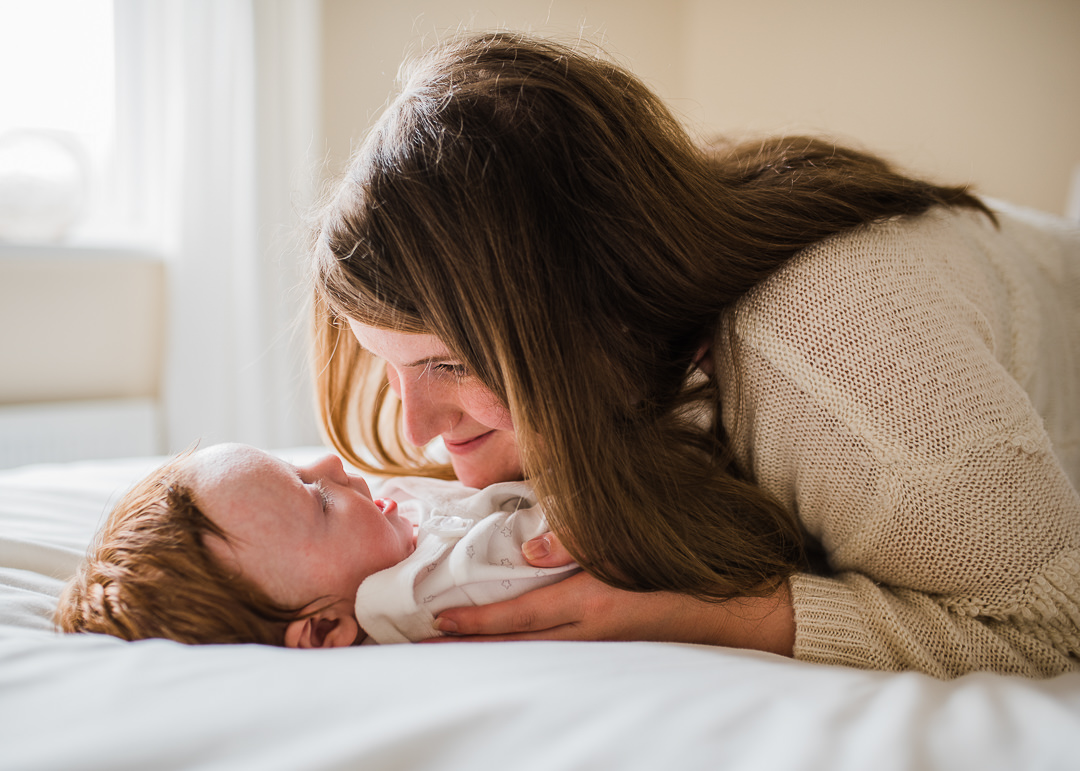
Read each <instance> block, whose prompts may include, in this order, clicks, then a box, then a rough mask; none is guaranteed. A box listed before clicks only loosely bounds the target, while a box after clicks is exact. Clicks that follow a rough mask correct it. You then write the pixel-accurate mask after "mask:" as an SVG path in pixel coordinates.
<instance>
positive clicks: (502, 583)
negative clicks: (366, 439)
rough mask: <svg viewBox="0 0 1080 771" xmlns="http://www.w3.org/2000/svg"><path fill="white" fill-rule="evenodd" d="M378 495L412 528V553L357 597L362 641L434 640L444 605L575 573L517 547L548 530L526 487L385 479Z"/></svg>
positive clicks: (503, 595) (487, 599) (501, 595)
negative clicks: (541, 562) (536, 560)
mask: <svg viewBox="0 0 1080 771" xmlns="http://www.w3.org/2000/svg"><path fill="white" fill-rule="evenodd" d="M378 495H379V497H382V498H391V499H393V500H395V501H397V504H398V507H399V513H400V514H401V515H402V516H404V517H406V518H407V519H410V520H412V521H413V523H414V524H418V525H419V533H418V535H417V542H416V551H414V552H413V553H412V554H411V555H409V556H408V557H406V558H405V559H404V560H402V561H401V562H399V563H398V564H396V565H394V566H393V567H390V568H387V569H386V570H382V571H380V572H378V573H375V574H374V575H371V576H369V577H368V578H367V579H366V580H365V581H364V583H362V584H361V585H360V589H359V590H358V591H357V593H356V618H357V620H358V621H359V623H360V626H361V627H362V628H363V629H364V631H365V632H367V634H368V639H367V640H365V643H372V642H375V643H379V644H386V643H401V642H416V641H418V640H424V639H426V638H428V637H438V636H440V635H441V632H439V631H438V630H436V629H435V627H434V621H435V616H436V615H438V614H439V613H441V612H442V611H443V610H446V609H447V608H456V607H462V606H467V605H487V604H489V603H493V602H499V601H500V600H508V599H512V598H514V597H517V596H519V595H521V594H524V593H525V592H528V591H530V590H532V589H537V588H539V587H541V586H546V585H547V584H552V583H555V582H556V581H560V580H562V579H564V578H567V577H569V576H570V575H572V574H573V573H576V572H577V571H578V570H579V568H578V566H577V565H576V564H573V563H571V564H570V565H566V566H563V567H558V568H537V567H533V566H532V565H530V564H529V563H527V562H526V561H525V559H524V558H523V557H522V555H521V545H522V544H523V543H524V542H525V541H528V540H529V539H531V538H535V537H536V536H538V535H541V534H543V533H545V532H547V531H548V527H547V521H546V520H545V518H544V514H543V512H542V511H541V510H540V507H539V506H537V504H536V500H535V498H534V496H533V493H532V489H531V488H530V487H529V485H527V484H526V483H524V482H502V483H499V484H495V485H491V486H490V487H487V488H485V489H483V490H476V489H474V488H469V487H465V486H463V485H462V484H461V483H460V482H446V481H441V480H435V479H424V478H419V477H402V478H398V479H391V480H389V481H388V482H386V484H385V485H383V486H382V487H381V489H380V490H379V492H378Z"/></svg>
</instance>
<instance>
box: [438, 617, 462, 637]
mask: <svg viewBox="0 0 1080 771" xmlns="http://www.w3.org/2000/svg"><path fill="white" fill-rule="evenodd" d="M435 628H436V629H438V630H439V631H440V632H445V633H447V634H453V633H454V632H456V631H457V624H455V623H454V622H453V620H451V619H449V618H437V619H435Z"/></svg>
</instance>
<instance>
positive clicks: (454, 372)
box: [432, 364, 469, 378]
mask: <svg viewBox="0 0 1080 771" xmlns="http://www.w3.org/2000/svg"><path fill="white" fill-rule="evenodd" d="M432 369H434V370H435V371H436V372H439V373H442V374H444V375H451V376H452V377H456V378H463V377H465V376H467V375H468V374H469V370H468V369H467V368H466V367H465V365H464V364H436V365H435V366H434V367H432Z"/></svg>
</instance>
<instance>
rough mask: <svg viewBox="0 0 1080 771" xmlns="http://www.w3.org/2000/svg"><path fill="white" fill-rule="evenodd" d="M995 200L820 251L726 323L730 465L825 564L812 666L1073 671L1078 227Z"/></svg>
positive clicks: (806, 596)
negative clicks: (794, 517)
mask: <svg viewBox="0 0 1080 771" xmlns="http://www.w3.org/2000/svg"><path fill="white" fill-rule="evenodd" d="M1000 208H1001V209H1002V210H1001V212H1000V214H999V216H1000V220H1001V227H1000V229H997V228H995V227H994V225H993V224H992V223H991V222H990V221H989V219H988V218H987V217H985V216H984V215H981V214H979V213H976V212H972V211H967V210H964V211H952V210H935V211H931V212H929V213H927V214H925V215H923V216H921V217H918V218H914V219H895V220H891V221H888V222H885V223H881V224H876V225H873V226H868V227H864V228H861V229H859V230H857V231H855V232H852V233H848V234H844V235H842V236H839V237H836V238H833V239H830V240H828V241H825V242H823V243H821V244H819V245H818V246H816V247H814V248H812V249H808V250H806V251H805V252H803V253H802V254H800V255H798V256H797V257H796V258H795V259H794V260H792V261H791V262H790V263H789V264H788V265H786V266H785V267H784V269H783V270H781V271H780V272H779V273H778V274H776V275H775V276H773V277H772V278H771V279H769V280H768V281H767V282H765V283H764V284H762V285H761V286H759V287H758V288H757V289H755V290H754V291H753V292H751V293H750V294H748V295H747V296H746V297H745V298H743V300H741V301H740V302H739V304H738V305H737V306H736V307H735V308H734V309H733V311H732V312H731V313H729V315H728V317H727V318H726V322H725V323H726V325H727V327H728V330H729V331H730V332H731V333H732V337H731V339H732V347H731V349H730V350H728V351H726V352H725V353H724V354H723V355H724V356H726V357H727V361H725V362H722V364H723V365H724V366H723V369H722V371H726V372H735V373H736V377H734V378H731V379H730V380H729V381H728V382H726V383H725V388H724V390H725V394H724V397H725V401H724V404H725V407H724V423H725V425H726V427H727V429H728V432H729V435H730V436H731V438H732V442H733V446H734V449H735V452H736V453H737V455H738V456H739V457H740V459H741V460H742V461H743V462H744V463H745V464H746V465H747V467H748V468H750V469H752V471H753V473H754V475H755V477H756V479H757V481H758V483H759V484H760V485H762V487H763V488H764V489H766V490H767V491H768V492H769V493H771V494H772V495H774V496H775V497H776V498H777V499H778V500H779V501H780V502H781V503H783V504H784V505H785V506H788V507H789V508H790V509H792V510H793V511H795V512H797V514H798V516H799V517H800V519H801V520H802V521H803V523H804V524H805V526H806V528H807V530H808V531H809V532H810V533H811V534H812V535H814V536H815V537H816V538H818V539H819V540H820V541H821V543H822V545H823V546H824V547H825V550H826V552H827V553H828V555H829V562H830V568H831V570H832V573H831V574H830V575H829V576H815V575H798V576H795V577H794V578H793V579H792V582H791V586H792V595H793V598H794V603H795V617H796V628H797V631H796V644H795V655H796V657H798V658H800V659H805V660H809V661H818V662H828V663H834V664H844V665H848V666H858V667H866V668H874V669H887V670H904V669H914V670H919V671H923V672H926V673H929V674H932V675H935V676H937V677H942V678H946V677H955V676H958V675H961V674H964V673H966V672H971V671H975V670H992V671H997V672H1003V673H1013V674H1021V675H1028V676H1042V677H1045V676H1051V675H1054V674H1057V673H1061V672H1065V671H1071V670H1080V498H1078V496H1077V492H1076V488H1075V484H1076V482H1077V480H1080V231H1077V230H1075V229H1072V228H1069V227H1068V226H1066V225H1064V224H1063V223H1060V222H1058V221H1056V220H1053V219H1052V218H1048V217H1044V216H1042V215H1037V214H1034V213H1031V212H1024V211H1021V210H1014V209H1013V210H1006V209H1004V207H1000ZM1070 480H1071V481H1070Z"/></svg>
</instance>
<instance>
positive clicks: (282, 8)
mask: <svg viewBox="0 0 1080 771" xmlns="http://www.w3.org/2000/svg"><path fill="white" fill-rule="evenodd" d="M117 13H118V18H120V19H123V20H124V21H123V23H124V24H128V25H131V29H129V30H128V32H129V33H130V32H132V31H135V32H136V33H137V34H135V35H126V36H125V37H127V38H128V39H129V40H131V41H136V42H133V43H132V45H133V46H134V48H133V49H132V50H130V51H129V52H128V54H129V55H130V57H131V58H132V60H133V61H134V60H141V61H142V66H141V69H139V70H138V71H139V72H140V73H141V74H140V75H139V76H138V82H137V83H136V84H135V85H134V86H133V87H137V88H140V89H142V93H143V97H144V99H143V102H142V104H143V108H144V109H145V110H146V114H147V126H148V127H149V129H148V131H147V132H146V133H145V136H146V137H149V138H150V139H149V140H148V141H149V142H150V143H151V146H149V147H148V148H146V150H147V152H146V153H145V156H146V163H147V165H148V166H149V167H150V168H151V169H152V171H153V176H154V177H155V178H156V179H157V180H158V181H159V182H160V185H159V186H158V187H157V188H156V189H158V190H160V191H161V195H160V197H154V196H152V195H149V194H148V200H147V201H146V202H144V205H145V206H146V207H147V209H148V218H149V220H150V221H152V222H154V223H156V225H155V227H156V230H157V232H158V233H160V234H161V239H160V243H162V244H163V248H164V250H165V252H166V254H167V256H168V264H169V273H168V283H169V303H170V307H169V312H168V319H169V332H168V344H167V348H166V353H165V359H166V361H165V370H164V371H165V374H164V385H163V422H164V426H163V428H164V436H165V443H166V445H167V446H166V447H165V448H164V449H165V450H166V451H168V452H174V451H177V450H179V449H183V448H184V447H186V446H188V445H190V444H191V443H193V442H195V441H199V442H201V443H202V444H203V445H206V444H210V443H214V442H219V441H242V442H248V443H251V444H255V445H258V446H260V447H266V448H276V447H287V446H296V445H300V444H311V443H317V442H318V441H319V435H318V431H317V429H316V424H315V420H314V417H313V409H312V400H311V395H310V394H311V389H310V385H309V380H310V375H309V368H308V364H307V328H306V320H307V318H306V308H307V306H308V298H307V292H306V291H305V289H304V286H303V243H304V232H303V231H304V228H303V223H304V217H305V216H306V214H307V213H308V211H309V209H310V207H311V206H312V203H313V201H314V197H315V196H314V190H315V179H316V175H317V168H316V159H317V158H318V157H320V156H321V153H322V145H323V143H322V140H321V139H319V138H318V137H319V131H318V129H319V125H318V114H319V102H318V92H319V89H318V78H319V66H318V61H319V3H318V0H118V2H117Z"/></svg>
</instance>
